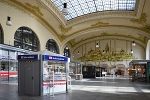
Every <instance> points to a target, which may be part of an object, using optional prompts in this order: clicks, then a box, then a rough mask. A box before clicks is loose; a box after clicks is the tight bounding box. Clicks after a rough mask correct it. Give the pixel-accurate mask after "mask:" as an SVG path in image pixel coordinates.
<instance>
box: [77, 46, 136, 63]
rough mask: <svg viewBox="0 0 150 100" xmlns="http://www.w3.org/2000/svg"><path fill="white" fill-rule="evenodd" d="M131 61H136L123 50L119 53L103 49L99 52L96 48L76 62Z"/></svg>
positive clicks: (130, 54)
mask: <svg viewBox="0 0 150 100" xmlns="http://www.w3.org/2000/svg"><path fill="white" fill-rule="evenodd" d="M131 59H138V58H136V57H135V56H133V55H132V53H127V52H125V51H124V50H121V51H112V52H110V51H109V49H107V48H105V50H103V51H101V50H100V48H96V50H90V51H89V52H88V53H87V54H84V55H83V56H82V57H80V58H78V60H80V61H82V62H88V61H93V62H107V61H112V62H117V61H125V60H131Z"/></svg>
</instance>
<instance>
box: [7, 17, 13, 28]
mask: <svg viewBox="0 0 150 100" xmlns="http://www.w3.org/2000/svg"><path fill="white" fill-rule="evenodd" d="M10 18H11V17H9V16H7V21H6V25H7V26H11V25H12V22H11V21H10Z"/></svg>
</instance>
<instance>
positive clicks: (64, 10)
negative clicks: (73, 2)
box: [62, 3, 68, 15]
mask: <svg viewBox="0 0 150 100" xmlns="http://www.w3.org/2000/svg"><path fill="white" fill-rule="evenodd" d="M62 13H63V14H64V15H67V14H68V10H67V3H64V8H63V9H62Z"/></svg>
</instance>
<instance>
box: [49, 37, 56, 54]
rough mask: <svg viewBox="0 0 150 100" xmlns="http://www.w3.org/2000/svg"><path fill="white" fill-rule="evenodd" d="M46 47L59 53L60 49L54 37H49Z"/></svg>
mask: <svg viewBox="0 0 150 100" xmlns="http://www.w3.org/2000/svg"><path fill="white" fill-rule="evenodd" d="M46 49H47V50H49V51H51V52H54V53H57V54H59V49H58V46H57V43H56V42H55V41H54V40H53V39H49V40H48V41H47V43H46Z"/></svg>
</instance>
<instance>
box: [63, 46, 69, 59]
mask: <svg viewBox="0 0 150 100" xmlns="http://www.w3.org/2000/svg"><path fill="white" fill-rule="evenodd" d="M64 56H66V57H70V50H69V48H68V46H66V47H65V48H64Z"/></svg>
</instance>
